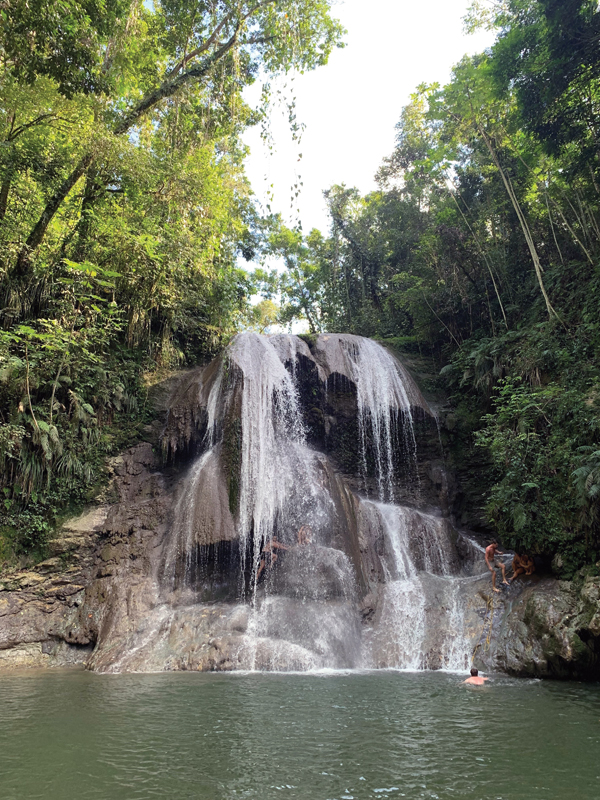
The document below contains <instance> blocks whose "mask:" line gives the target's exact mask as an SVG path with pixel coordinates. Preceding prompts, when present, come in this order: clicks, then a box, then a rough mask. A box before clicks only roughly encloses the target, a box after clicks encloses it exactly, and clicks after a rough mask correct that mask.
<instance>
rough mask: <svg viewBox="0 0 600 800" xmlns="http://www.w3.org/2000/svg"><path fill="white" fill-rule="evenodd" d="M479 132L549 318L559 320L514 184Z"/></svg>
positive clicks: (484, 134) (487, 141) (480, 129)
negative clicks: (518, 227)
mask: <svg viewBox="0 0 600 800" xmlns="http://www.w3.org/2000/svg"><path fill="white" fill-rule="evenodd" d="M479 132H480V133H481V136H482V138H483V141H484V142H485V144H486V147H487V149H488V151H489V153H490V156H491V157H492V161H493V162H494V164H495V166H496V169H497V170H498V172H499V173H500V177H501V178H502V183H503V184H504V188H505V189H506V192H507V194H508V196H509V198H510V201H511V203H512V205H513V208H514V210H515V213H516V215H517V218H518V220H519V223H520V225H521V230H522V231H523V235H524V237H525V241H526V242H527V247H528V248H529V252H530V254H531V260H532V261H533V267H534V269H535V274H536V277H537V280H538V284H539V287H540V289H541V292H542V295H543V297H544V301H545V303H546V310H547V312H548V317H549V318H550V319H552V317H556V318H557V319H558V318H559V317H558V314H557V313H556V311H555V310H554V308H553V307H552V303H551V302H550V298H549V297H548V293H547V292H546V287H545V286H544V279H543V277H542V273H543V272H544V268H543V267H542V264H541V262H540V258H539V256H538V253H537V250H536V247H535V243H534V241H533V237H532V235H531V230H530V229H529V225H528V224H527V220H526V219H525V215H524V214H523V210H522V209H521V206H520V204H519V201H518V199H517V196H516V194H515V192H514V189H513V188H512V184H511V182H510V178H509V177H508V175H507V174H506V173H505V172H504V170H503V169H502V165H501V164H500V161H499V159H498V156H497V155H496V151H495V150H494V148H493V147H492V143H491V142H490V140H489V139H488V137H487V135H486V133H485V131H484V130H483V128H481V127H480V128H479Z"/></svg>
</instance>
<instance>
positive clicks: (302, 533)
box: [297, 525, 312, 547]
mask: <svg viewBox="0 0 600 800" xmlns="http://www.w3.org/2000/svg"><path fill="white" fill-rule="evenodd" d="M297 536H298V544H299V545H300V546H301V547H302V546H303V545H305V544H312V528H311V527H310V525H303V526H302V527H301V528H300V530H299V531H298V534H297Z"/></svg>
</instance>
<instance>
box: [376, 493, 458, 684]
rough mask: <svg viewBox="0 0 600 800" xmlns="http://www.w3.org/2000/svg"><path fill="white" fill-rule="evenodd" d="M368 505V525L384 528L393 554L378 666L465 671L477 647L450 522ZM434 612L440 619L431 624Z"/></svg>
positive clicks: (386, 585) (386, 563)
mask: <svg viewBox="0 0 600 800" xmlns="http://www.w3.org/2000/svg"><path fill="white" fill-rule="evenodd" d="M363 505H364V510H363V514H364V516H365V517H366V519H367V521H368V522H367V524H370V525H372V526H373V525H375V526H377V525H379V526H380V527H381V529H382V531H383V535H384V539H385V544H386V552H387V554H388V558H387V560H385V561H384V571H385V577H386V580H385V583H384V585H383V587H382V602H381V608H380V612H379V614H380V616H379V620H378V623H379V624H378V628H379V634H378V636H377V637H375V642H374V647H373V652H372V655H371V658H372V663H373V665H374V666H385V667H398V668H401V669H426V668H432V667H433V668H437V667H443V668H446V669H450V670H453V669H454V670H456V669H464V668H465V666H466V661H467V655H470V651H471V646H470V644H469V642H468V641H467V637H466V635H465V631H464V615H463V614H462V613H461V608H460V599H459V592H460V584H461V579H460V578H459V577H457V576H456V575H455V574H454V573H456V572H457V563H456V556H455V554H454V552H453V549H452V547H451V543H450V540H449V536H448V531H447V530H446V524H445V521H444V520H443V519H441V518H439V517H435V516H432V515H429V514H424V513H422V512H420V511H417V510H415V509H410V508H405V507H402V506H394V505H388V504H384V503H374V502H366V503H364V504H363ZM440 598H442V602H441V603H440V602H439V599H440ZM433 609H435V611H436V612H437V613H436V614H435V616H434V619H433V620H429V619H428V617H431V616H432V614H431V610H433ZM432 649H433V653H434V654H433V655H432V652H431V650H432Z"/></svg>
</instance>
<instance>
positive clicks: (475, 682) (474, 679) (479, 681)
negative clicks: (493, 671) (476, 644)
mask: <svg viewBox="0 0 600 800" xmlns="http://www.w3.org/2000/svg"><path fill="white" fill-rule="evenodd" d="M486 681H489V678H482V677H481V675H480V674H479V671H478V670H476V669H475V667H471V677H470V678H467V680H466V681H463V683H468V684H469V685H470V686H483V684H484V683H485V682H486Z"/></svg>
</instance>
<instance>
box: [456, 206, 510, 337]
mask: <svg viewBox="0 0 600 800" xmlns="http://www.w3.org/2000/svg"><path fill="white" fill-rule="evenodd" d="M450 194H451V195H452V199H453V200H454V202H455V203H456V207H457V208H458V210H459V211H460V213H461V216H462V218H463V219H464V221H465V224H466V226H467V228H468V229H469V230H470V231H471V236H472V237H473V240H474V242H475V244H476V246H477V249H478V250H479V252H480V254H481V257H482V258H483V260H484V261H485V265H486V267H487V268H488V271H489V273H490V278H491V279H492V283H493V284H494V291H495V292H496V297H497V298H498V303H499V304H500V310H501V311H502V318H503V319H504V324H505V325H506V330H508V320H507V319H506V314H505V312H504V305H503V304H502V298H501V297H500V292H499V290H498V287H497V285H496V279H495V278H494V273H493V272H492V267H491V264H490V263H489V261H488V257H487V255H486V254H485V252H484V250H483V247H482V246H481V245H480V244H479V239H478V238H477V235H476V234H475V231H474V230H473V228H472V227H471V225H470V224H469V220H468V219H467V218H466V216H465V214H464V212H463V210H462V208H461V207H460V205H459V202H458V200H457V199H456V197H454V193H453V192H450ZM485 291H486V294H487V288H486V290H485ZM489 302H490V301H489V298H488V305H489ZM491 313H492V312H491V309H490V318H491ZM493 328H494V320H493V319H492V329H493ZM495 335H496V334H494V336H495Z"/></svg>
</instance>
